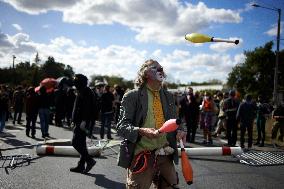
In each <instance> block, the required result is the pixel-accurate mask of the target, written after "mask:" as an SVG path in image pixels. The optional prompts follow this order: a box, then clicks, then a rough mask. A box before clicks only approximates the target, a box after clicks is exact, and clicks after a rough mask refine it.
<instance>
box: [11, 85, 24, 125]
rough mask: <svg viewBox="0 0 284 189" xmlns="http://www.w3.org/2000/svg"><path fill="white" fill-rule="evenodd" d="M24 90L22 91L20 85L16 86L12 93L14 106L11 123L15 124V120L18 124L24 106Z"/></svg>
mask: <svg viewBox="0 0 284 189" xmlns="http://www.w3.org/2000/svg"><path fill="white" fill-rule="evenodd" d="M24 95H25V94H24V92H23V91H22V86H18V87H17V89H16V90H15V92H14V94H13V106H14V120H13V124H15V122H16V120H17V123H18V124H22V123H21V118H22V113H23V108H24Z"/></svg>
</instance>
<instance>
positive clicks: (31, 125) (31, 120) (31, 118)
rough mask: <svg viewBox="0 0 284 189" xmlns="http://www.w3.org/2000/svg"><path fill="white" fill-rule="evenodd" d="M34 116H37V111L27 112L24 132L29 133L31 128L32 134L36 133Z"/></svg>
mask: <svg viewBox="0 0 284 189" xmlns="http://www.w3.org/2000/svg"><path fill="white" fill-rule="evenodd" d="M36 118H37V113H29V114H27V115H26V120H27V124H26V134H27V135H29V134H30V130H32V133H31V134H32V136H35V133H36Z"/></svg>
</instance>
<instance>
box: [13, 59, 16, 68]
mask: <svg viewBox="0 0 284 189" xmlns="http://www.w3.org/2000/svg"><path fill="white" fill-rule="evenodd" d="M15 59H16V56H15V55H13V70H14V69H15Z"/></svg>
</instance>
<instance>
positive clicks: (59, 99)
mask: <svg viewBox="0 0 284 189" xmlns="http://www.w3.org/2000/svg"><path fill="white" fill-rule="evenodd" d="M66 99H67V98H66V90H64V88H63V85H62V84H60V85H59V86H58V89H56V90H55V91H54V105H55V125H56V126H58V127H62V126H63V123H62V120H63V119H64V116H65V100H66Z"/></svg>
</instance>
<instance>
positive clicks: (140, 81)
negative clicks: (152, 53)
mask: <svg viewBox="0 0 284 189" xmlns="http://www.w3.org/2000/svg"><path fill="white" fill-rule="evenodd" d="M154 63H157V64H159V62H158V61H156V60H153V59H149V60H146V61H145V62H144V63H143V64H142V65H141V67H140V69H139V71H138V73H137V77H136V79H135V80H134V84H135V86H136V87H138V88H139V87H141V86H143V85H144V84H145V83H146V81H147V78H146V71H147V70H148V67H149V66H150V65H152V64H154ZM164 76H165V77H166V74H164Z"/></svg>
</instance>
